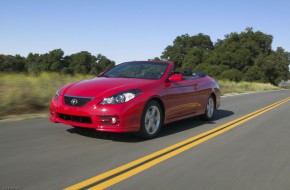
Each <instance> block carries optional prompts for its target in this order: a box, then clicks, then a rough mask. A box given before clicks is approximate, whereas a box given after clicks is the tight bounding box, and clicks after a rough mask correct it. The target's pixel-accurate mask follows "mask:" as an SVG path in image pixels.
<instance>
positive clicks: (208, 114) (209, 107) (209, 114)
mask: <svg viewBox="0 0 290 190" xmlns="http://www.w3.org/2000/svg"><path fill="white" fill-rule="evenodd" d="M214 112H215V99H214V97H213V95H210V96H209V98H208V100H207V103H206V107H205V113H204V114H203V115H201V116H200V118H201V119H202V120H205V121H210V120H212V118H213V115H214Z"/></svg>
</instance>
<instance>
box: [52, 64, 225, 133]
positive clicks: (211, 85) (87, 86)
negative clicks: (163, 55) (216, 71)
mask: <svg viewBox="0 0 290 190" xmlns="http://www.w3.org/2000/svg"><path fill="white" fill-rule="evenodd" d="M219 106H220V90H219V87H218V84H217V82H216V81H215V80H214V79H212V78H210V77H209V76H207V75H206V74H205V73H201V74H200V73H199V74H198V73H197V74H194V73H191V72H187V73H178V72H175V70H174V64H173V63H171V62H152V61H134V62H125V63H122V64H119V65H117V66H115V67H114V68H112V69H110V70H109V71H107V72H105V73H103V74H101V75H99V76H98V77H96V78H93V79H89V80H83V81H80V82H76V83H73V84H70V85H67V86H65V87H62V88H61V89H59V90H57V91H56V95H55V97H54V98H53V99H52V101H51V104H50V120H51V121H52V122H59V123H63V124H67V125H71V126H74V127H85V128H94V129H96V130H97V131H108V132H138V133H139V134H140V135H141V136H143V137H144V138H153V137H155V136H156V135H157V134H158V133H159V131H160V129H161V127H162V126H163V125H164V124H168V123H170V122H173V121H177V120H181V119H185V118H188V117H192V116H196V115H200V116H201V118H203V119H205V120H210V119H212V117H213V114H214V111H215V110H216V109H217V108H218V107H219Z"/></svg>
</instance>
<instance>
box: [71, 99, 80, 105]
mask: <svg viewBox="0 0 290 190" xmlns="http://www.w3.org/2000/svg"><path fill="white" fill-rule="evenodd" d="M70 103H71V104H72V105H77V103H78V100H77V99H72V100H71V101H70Z"/></svg>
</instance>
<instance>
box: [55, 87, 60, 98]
mask: <svg viewBox="0 0 290 190" xmlns="http://www.w3.org/2000/svg"><path fill="white" fill-rule="evenodd" d="M59 91H60V89H58V90H57V91H56V92H55V99H57V98H58V96H59Z"/></svg>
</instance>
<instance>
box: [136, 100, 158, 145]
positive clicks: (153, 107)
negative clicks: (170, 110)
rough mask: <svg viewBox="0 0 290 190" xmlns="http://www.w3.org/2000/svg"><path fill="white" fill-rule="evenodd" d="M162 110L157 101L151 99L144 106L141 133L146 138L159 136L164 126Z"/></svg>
mask: <svg viewBox="0 0 290 190" xmlns="http://www.w3.org/2000/svg"><path fill="white" fill-rule="evenodd" d="M162 119H163V115H162V111H161V107H160V105H159V103H158V102H157V101H154V100H153V101H150V102H149V103H148V104H147V105H146V106H145V108H144V110H143V113H142V118H141V123H140V124H141V125H140V131H139V134H140V135H141V137H143V138H145V139H152V138H154V137H156V136H157V134H158V133H159V131H160V129H161V126H162Z"/></svg>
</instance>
